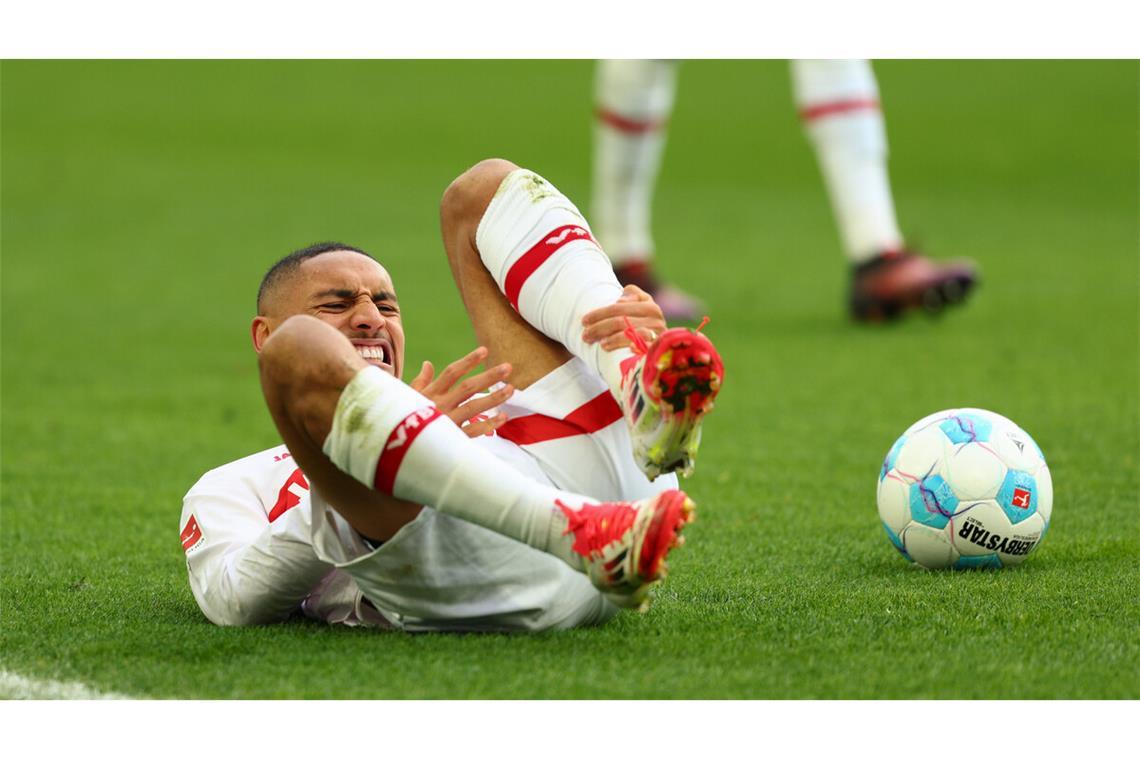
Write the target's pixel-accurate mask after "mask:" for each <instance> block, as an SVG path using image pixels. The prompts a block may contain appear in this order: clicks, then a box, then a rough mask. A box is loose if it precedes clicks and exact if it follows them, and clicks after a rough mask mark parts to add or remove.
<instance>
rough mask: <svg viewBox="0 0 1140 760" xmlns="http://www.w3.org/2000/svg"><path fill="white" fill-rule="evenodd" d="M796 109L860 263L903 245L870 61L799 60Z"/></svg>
mask: <svg viewBox="0 0 1140 760" xmlns="http://www.w3.org/2000/svg"><path fill="white" fill-rule="evenodd" d="M792 84H793V88H794V90H795V98H796V105H797V107H798V108H799V111H800V117H801V118H802V119H803V121H804V127H805V129H806V131H807V134H808V137H809V138H810V140H811V142H812V145H813V146H814V147H815V152H816V158H817V159H818V160H819V165H820V169H821V171H822V172H823V177H824V182H825V184H826V185H827V191H828V195H829V196H830V198H831V206H832V209H833V211H834V213H835V219H836V224H837V225H838V227H839V234H840V237H841V238H842V241H843V249H844V251H845V253H846V254H847V258H848V259H849V260H850V261H851V263H853V264H860V263H863V262H865V261H868V260H869V259H871V258H873V257H874V256H875V255H876V254H878V253H881V252H882V251H885V250H896V249H899V248H901V247H902V244H903V239H902V234H901V233H900V232H899V228H898V222H897V221H896V219H895V206H894V200H893V198H892V197H891V185H890V179H889V177H888V175H887V133H886V127H885V126H884V124H883V114H882V111H880V109H879V88H878V83H877V82H876V81H875V74H874V72H873V71H872V70H871V64H870V63H869V62H867V61H792Z"/></svg>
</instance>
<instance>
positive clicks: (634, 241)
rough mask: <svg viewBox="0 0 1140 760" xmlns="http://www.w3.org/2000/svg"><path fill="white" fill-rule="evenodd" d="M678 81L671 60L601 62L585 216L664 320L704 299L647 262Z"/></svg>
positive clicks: (624, 279) (679, 316)
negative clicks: (669, 281) (655, 195)
mask: <svg viewBox="0 0 1140 760" xmlns="http://www.w3.org/2000/svg"><path fill="white" fill-rule="evenodd" d="M676 86H677V63H676V62H675V61H630V60H621V61H599V62H598V67H597V72H596V81H595V101H596V103H595V105H596V108H597V111H596V117H597V123H596V126H595V128H594V173H593V192H592V194H591V204H592V205H591V209H590V218H591V219H592V220H593V222H594V226H595V228H596V232H597V235H598V241H599V242H600V243H601V244H602V247H603V248H605V250H606V253H607V254H608V255H609V257H610V260H611V261H612V262H613V267H614V272H615V273H616V274H617V278H618V280H619V281H620V282H621V283H622V284H623V285H637V286H638V287H639V288H641V289H642V290H644V291H646V292H647V293H649V294H650V295H652V296H653V298H654V300H656V301H657V305H658V306H660V307H661V311H662V312H663V313H664V314H665V319H666V320H668V321H670V322H673V321H677V322H694V321H696V320H697V319H699V318H700V316H701V313H702V311H703V309H704V306H703V305H702V304H701V303H700V301H698V300H697V299H695V298H694V297H693V296H691V295H689V294H687V293H685V292H684V291H682V290H680V289H678V288H676V287H673V286H671V285H667V284H665V283H662V282H661V281H660V280H658V279H657V277H656V275H655V273H654V271H653V265H652V257H653V234H652V230H651V229H650V226H651V212H652V209H651V206H652V203H653V187H654V184H655V183H656V181H657V172H658V169H659V168H660V166H661V155H662V153H663V152H664V150H665V137H666V131H667V129H668V124H669V116H670V114H671V113H672V112H673V98H674V94H675V91H676Z"/></svg>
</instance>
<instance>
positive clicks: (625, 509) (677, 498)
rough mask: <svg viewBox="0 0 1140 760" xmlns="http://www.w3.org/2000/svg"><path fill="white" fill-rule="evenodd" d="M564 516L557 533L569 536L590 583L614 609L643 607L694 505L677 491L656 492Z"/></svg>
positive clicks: (566, 511) (678, 542)
mask: <svg viewBox="0 0 1140 760" xmlns="http://www.w3.org/2000/svg"><path fill="white" fill-rule="evenodd" d="M556 503H557V506H558V508H559V509H561V510H562V514H564V515H565V516H566V521H567V526H566V530H565V531H564V532H563V535H570V534H573V536H574V544H573V546H572V547H571V549H572V551H573V552H574V553H575V554H577V555H579V556H580V557H581V558H582V562H583V570H584V572H585V573H586V575H587V576H588V577H589V578H590V581H591V582H592V583H593V584H594V586H595V587H597V588H598V590H600V591H601V592H602V593H604V594H605V595H606V597H607V598H608V599H609V600H610V601H612V602H613V603H614V604H616V605H617V606H619V607H637V608H639V609H640V610H641V611H642V612H644V611H645V610H646V609H648V608H649V592H650V590H651V589H652V587H653V586H655V585H656V584H657V583H659V582H660V581H662V580H663V579H664V578H665V575H666V573H667V571H668V567H667V566H666V564H665V558H666V556H667V555H668V554H669V552H670V551H672V550H673V549H674V548H675V547H678V546H680V545H681V544H682V543H683V542H684V540H683V539H682V537H681V529H682V528H684V527H685V525H686V524H688V523H690V522H692V520H693V517H694V515H695V511H696V506H695V505H694V504H693V502H692V500H691V499H689V497H688V496H686V495H685V494H684V493H683V492H681V491H677V490H668V491H662V492H661V493H659V494H657V495H656V496H651V497H649V498H648V499H642V500H641V501H635V502H608V503H603V504H585V505H583V506H582V507H581V508H579V509H571V508H570V507H567V506H566V505H565V504H563V503H561V502H556Z"/></svg>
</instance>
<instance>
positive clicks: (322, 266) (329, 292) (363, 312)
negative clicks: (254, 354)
mask: <svg viewBox="0 0 1140 760" xmlns="http://www.w3.org/2000/svg"><path fill="white" fill-rule="evenodd" d="M265 311H266V314H265V315H264V316H257V317H254V320H253V325H252V334H253V345H254V348H255V349H256V350H258V351H261V347H262V346H263V345H264V344H265V341H266V340H267V339H268V338H269V335H270V334H271V333H272V332H273V330H275V329H277V327H278V326H279V325H280V324H281V323H282V322H284V321H285V320H286V319H288V318H289V317H291V316H294V315H296V314H308V315H310V316H313V317H316V318H317V319H319V320H321V321H322V322H327V323H328V324H330V325H332V326H333V327H335V328H336V329H337V330H339V331H340V332H341V333H342V334H343V335H344V336H345V337H346V338H348V339H349V340H350V341H351V342H352V345H353V346H355V347H356V350H357V352H358V353H359V354H360V355H361V357H363V359H364V360H365V361H366V362H368V363H369V364H372V365H374V366H377V367H379V368H380V369H382V370H384V371H385V372H387V373H389V374H390V375H393V376H395V377H400V376H401V374H402V373H403V371H404V325H403V323H402V322H401V319H400V305H399V303H398V302H397V300H396V289H395V287H393V285H392V277H391V276H390V275H389V274H388V272H387V270H385V269H384V267H382V266H380V265H379V264H378V263H376V262H375V261H373V260H372V259H370V258H369V257H367V256H362V255H361V254H359V253H356V252H354V251H330V252H328V253H322V254H320V255H318V256H314V257H313V258H311V259H306V260H305V261H303V262H301V265H300V266H299V267H298V268H297V270H296V271H295V272H293V273H292V274H291V275H288V276H287V277H286V279H285V280H284V281H283V282H280V283H278V284H277V286H276V287H275V288H274V289H273V292H272V293H271V294H270V297H269V298H268V299H267V303H266V305H265Z"/></svg>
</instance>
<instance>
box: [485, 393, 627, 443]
mask: <svg viewBox="0 0 1140 760" xmlns="http://www.w3.org/2000/svg"><path fill="white" fill-rule="evenodd" d="M621 418H622V413H621V407H620V406H618V403H617V401H615V400H614V397H613V395H612V394H611V393H610V392H609V391H606V392H604V393H602V394H600V395H598V396H596V397H595V398H593V399H591V400H589V401H587V402H586V403H585V404H582V406H580V407H578V408H577V409H575V410H574V411H572V412H570V414H568V415H566V416H565V417H564V418H563V419H560V420H559V419H555V418H554V417H547V416H546V415H544V414H527V415H523V416H522V417H515V418H514V419H513V420H507V421H506V422H504V423H503V424H502V425H501V426H500V427H499V429H498V430H496V431H495V432H496V433H497V434H498V435H499V436H500V437H502V438H506V439H507V440H508V441H510V442H511V443H515V444H518V445H519V446H527V445H530V444H532V443H543V442H544V441H554V440H557V439H559V438H569V437H570V436H572V435H588V434H590V433H596V432H598V431H599V430H601V429H602V428H604V427H607V426H609V425H612V424H613V423H615V422H617V421H618V420H620V419H621Z"/></svg>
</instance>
